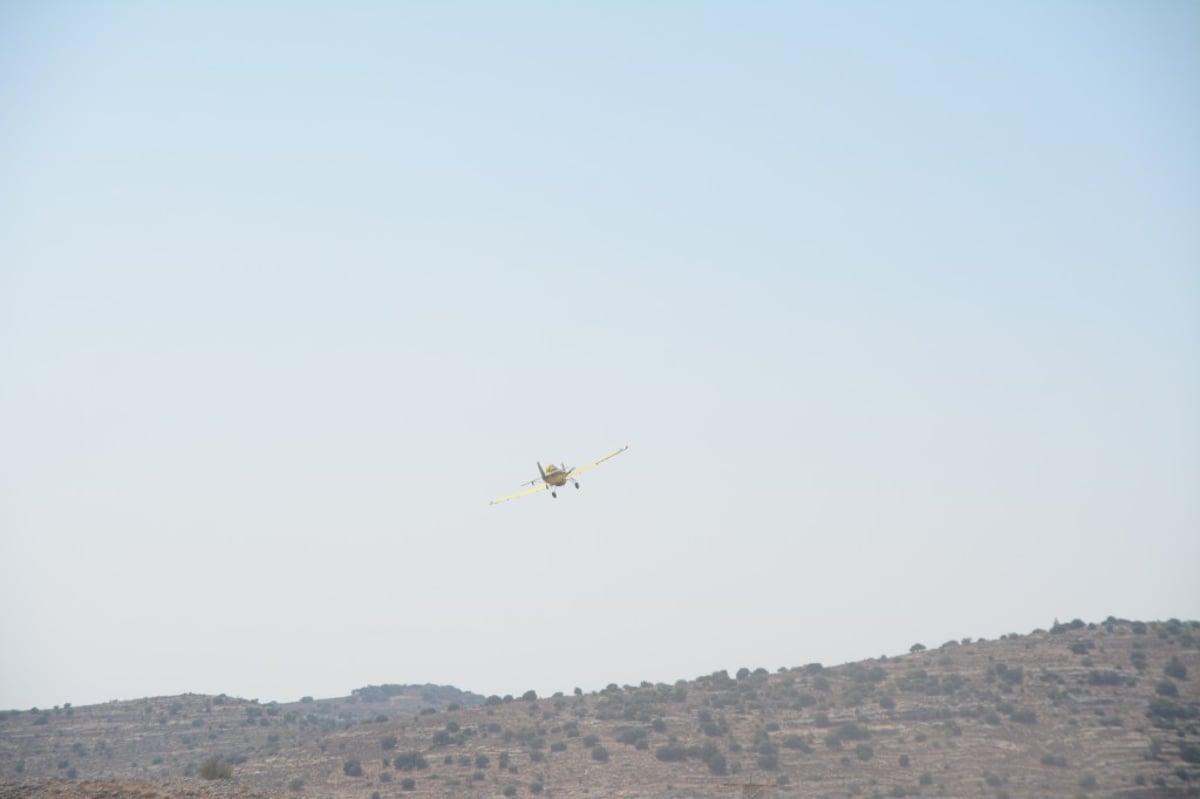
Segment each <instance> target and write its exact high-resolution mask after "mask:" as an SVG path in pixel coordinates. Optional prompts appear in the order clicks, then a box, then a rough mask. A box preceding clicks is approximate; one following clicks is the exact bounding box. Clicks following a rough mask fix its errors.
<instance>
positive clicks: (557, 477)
mask: <svg viewBox="0 0 1200 799" xmlns="http://www.w3.org/2000/svg"><path fill="white" fill-rule="evenodd" d="M627 449H629V445H628V444H626V445H625V446H623V447H621V448H620V449H615V450H613V451H612V452H610V453H608V454H607V455H605V456H604V457H603V458H600V459H598V460H594V461H592V462H591V463H589V464H588V465H587V466H580V467H579V468H578V469H576V468H574V467H572V468H570V469H568V468H567V467H566V465H565V464H564V465H562V466H555V465H554V464H553V463H552V464H550V465H549V466H547V467H546V468H544V469H543V468H542V464H541V463H540V462H539V463H538V465H537V467H538V471H539V472H540V473H541V475H542V476H541V477H539V478H537V479H536V480H530V481H529V482H528V483H521V485H523V486H531V487H530V488H526V489H525V490H524V491H518V492H517V493H515V494H509V495H508V496H507V497H500V499H493V500H492V501H491V502H489V503H488V504H489V505H499V504H500V503H501V502H508V501H509V500H510V499H520V498H521V497H527V496H529V495H530V494H536V493H537V492H538V491H545V490H546V489H547V488H549V489H550V496H552V497H557V496H558V492H557V491H555V490H554V489H556V488H562V487H563V486H565V485H566V484H567V483H568V482H572V483H574V484H575V487H576V488H579V481H578V480H576V479H575V478H576V477H577V476H579V475H581V474H583V473H584V472H586V471H587V470H588V469H595V468H596V467H597V466H599V465H600V464H602V463H604V462H605V461H606V460H608V459H609V458H615V457H616V456H618V455H620V454H621V453H622V452H624V451H625V450H627Z"/></svg>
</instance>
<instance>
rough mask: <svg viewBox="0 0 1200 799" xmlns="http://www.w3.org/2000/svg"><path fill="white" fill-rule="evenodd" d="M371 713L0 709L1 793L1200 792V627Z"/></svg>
mask: <svg viewBox="0 0 1200 799" xmlns="http://www.w3.org/2000/svg"><path fill="white" fill-rule="evenodd" d="M451 690H452V689H451ZM464 696H470V697H474V695H464ZM373 700H374V701H369V702H368V701H364V699H363V697H362V696H361V695H360V696H355V697H350V698H347V699H345V700H329V701H325V702H301V703H295V704H290V705H276V704H269V705H263V704H260V703H257V702H249V701H245V700H236V699H229V698H225V697H216V698H214V697H205V696H184V697H172V698H161V699H148V700H141V701H137V702H114V703H109V704H106V705H99V706H93V707H87V708H57V709H54V710H51V711H23V712H19V713H15V712H10V713H8V714H5V716H4V718H3V719H0V799H9V797H13V799H15V797H38V798H39V799H40V798H41V797H62V798H63V799H68V798H70V799H74V798H75V797H84V796H86V797H93V798H94V799H111V798H112V797H117V796H138V797H143V799H184V797H195V799H207V798H209V797H211V798H212V799H218V798H219V797H233V796H238V797H259V796H278V797H294V799H309V798H314V799H315V798H316V797H320V798H321V799H325V797H347V798H353V799H401V798H402V797H421V796H425V797H499V796H504V797H529V796H545V797H584V796H587V797H609V796H616V797H679V798H680V799H683V798H684V797H726V796H763V797H791V796H796V797H801V796H803V797H830V798H832V797H876V796H879V797H888V796H892V797H905V796H927V797H935V796H954V797H959V796H984V797H996V799H1003V797H1014V798H1015V797H1034V796H1036V797H1072V798H1073V799H1074V798H1075V797H1083V796H1087V797H1125V798H1128V799H1135V797H1146V799H1149V798H1150V797H1166V796H1186V795H1200V622H1179V621H1176V620H1171V621H1167V622H1151V623H1142V622H1129V621H1124V620H1118V619H1108V620H1106V621H1105V622H1103V623H1099V624H1084V623H1083V622H1081V621H1075V622H1071V623H1070V624H1055V625H1054V627H1053V628H1052V629H1050V630H1037V631H1034V632H1032V633H1030V634H1028V635H1016V634H1013V635H1008V636H1004V637H1003V638H1001V639H1000V640H994V641H970V640H964V641H949V642H946V643H944V644H941V645H940V646H929V647H928V648H926V647H924V646H922V645H920V644H916V645H914V646H913V649H912V651H911V652H909V653H907V654H903V655H900V656H896V657H884V658H879V659H876V660H869V661H864V662H860V663H852V664H847V665H841V666H833V667H827V666H821V665H820V664H815V663H814V664H807V665H801V666H797V667H793V668H782V669H778V670H777V671H773V672H770V671H767V670H766V669H762V668H752V667H747V668H743V669H739V670H738V671H737V672H736V673H735V674H732V675H731V674H728V673H727V672H724V671H721V672H717V673H714V674H710V675H707V676H703V677H699V678H697V679H694V680H689V681H682V680H681V681H679V682H677V683H675V684H671V685H667V684H657V685H653V684H649V683H643V684H642V685H640V686H617V685H610V686H609V687H608V688H606V689H605V690H603V691H601V692H599V693H595V694H576V695H570V696H563V695H557V696H553V697H546V698H538V697H536V696H534V695H532V692H531V693H529V694H526V695H525V696H524V697H521V698H516V699H514V698H512V697H503V698H501V697H489V698H488V699H487V700H486V701H484V702H483V703H482V704H480V705H478V706H469V703H467V702H443V703H441V704H437V703H422V702H421V701H419V699H414V698H413V696H412V695H411V694H396V695H392V696H386V697H382V698H380V697H379V696H374V697H373ZM205 777H208V778H211V779H205Z"/></svg>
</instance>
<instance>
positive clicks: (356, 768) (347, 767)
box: [342, 757, 363, 777]
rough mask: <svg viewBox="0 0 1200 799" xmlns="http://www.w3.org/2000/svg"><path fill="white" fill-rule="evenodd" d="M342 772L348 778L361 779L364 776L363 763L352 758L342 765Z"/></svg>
mask: <svg viewBox="0 0 1200 799" xmlns="http://www.w3.org/2000/svg"><path fill="white" fill-rule="evenodd" d="M342 771H343V772H345V774H346V776H348V777H361V776H362V775H363V767H362V761H360V760H359V759H358V758H356V757H355V758H351V759H349V760H347V761H346V762H345V763H343V764H342Z"/></svg>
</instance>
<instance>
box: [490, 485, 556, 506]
mask: <svg viewBox="0 0 1200 799" xmlns="http://www.w3.org/2000/svg"><path fill="white" fill-rule="evenodd" d="M546 488H548V486H547V485H546V484H545V483H543V482H542V481H541V480H538V484H537V485H535V486H533V487H532V488H527V489H525V490H524V491H518V492H517V493H515V494H509V495H508V496H507V497H500V499H493V500H492V501H491V502H489V503H488V504H489V505H499V504H500V503H501V502H508V501H509V500H510V499H520V498H521V497H527V496H529V495H530V494H536V493H537V492H539V491H545V490H546Z"/></svg>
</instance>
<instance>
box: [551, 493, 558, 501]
mask: <svg viewBox="0 0 1200 799" xmlns="http://www.w3.org/2000/svg"><path fill="white" fill-rule="evenodd" d="M550 496H552V497H554V498H555V499H558V494H557V493H556V492H554V491H551V492H550Z"/></svg>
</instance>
